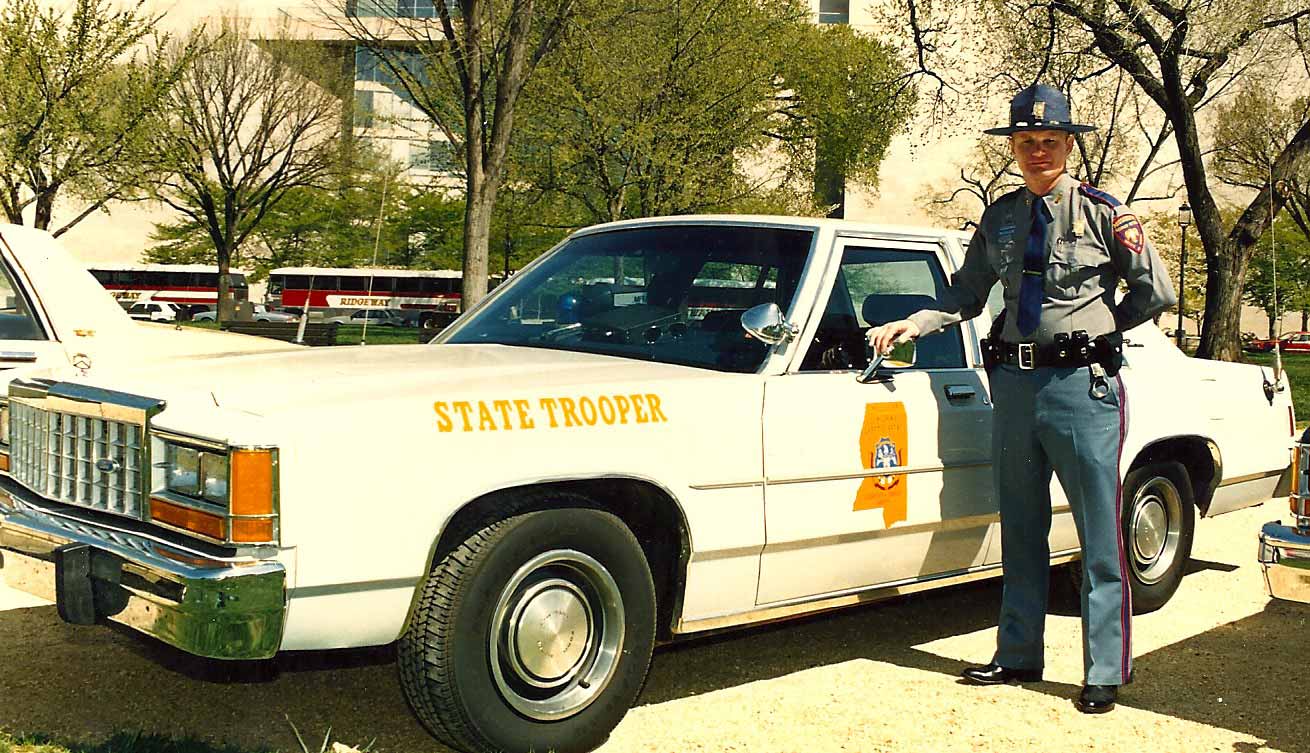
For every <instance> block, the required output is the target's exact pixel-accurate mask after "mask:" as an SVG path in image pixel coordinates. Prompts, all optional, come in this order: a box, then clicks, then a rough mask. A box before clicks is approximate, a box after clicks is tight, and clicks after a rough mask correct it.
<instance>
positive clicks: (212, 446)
mask: <svg viewBox="0 0 1310 753" xmlns="http://www.w3.org/2000/svg"><path fill="white" fill-rule="evenodd" d="M150 436H151V437H153V438H154V439H161V440H163V441H165V442H172V443H173V444H186V445H190V446H193V447H198V448H200V449H206V450H218V451H220V452H227V445H226V444H224V443H223V442H220V441H219V440H217V439H206V438H205V437H198V436H195V435H193V434H183V433H182V432H179V431H172V430H170V429H156V428H155V427H153V426H152V427H150Z"/></svg>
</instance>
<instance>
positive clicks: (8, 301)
mask: <svg viewBox="0 0 1310 753" xmlns="http://www.w3.org/2000/svg"><path fill="white" fill-rule="evenodd" d="M0 273H2V274H0V340H44V339H46V337H45V334H43V333H42V332H41V327H40V326H39V325H38V324H37V323H36V317H35V316H33V315H32V309H31V308H30V307H29V306H28V303H27V297H26V296H24V295H23V293H22V291H21V290H19V289H18V286H17V285H15V284H14V279H13V278H12V277H10V275H9V269H8V268H6V267H4V266H3V265H0Z"/></svg>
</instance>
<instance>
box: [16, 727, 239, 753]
mask: <svg viewBox="0 0 1310 753" xmlns="http://www.w3.org/2000/svg"><path fill="white" fill-rule="evenodd" d="M0 753H263V752H262V751H249V750H241V749H239V748H233V747H229V746H215V745H211V744H209V743H204V742H199V741H197V740H174V739H172V738H167V737H160V736H158V735H142V734H136V733H131V732H119V733H118V734H116V735H114V736H113V737H111V738H109V739H108V740H105V741H104V742H102V743H100V744H98V745H87V744H84V743H64V742H59V741H55V740H50V739H48V738H45V737H41V736H31V737H26V736H24V737H13V736H11V735H8V734H6V733H4V732H0Z"/></svg>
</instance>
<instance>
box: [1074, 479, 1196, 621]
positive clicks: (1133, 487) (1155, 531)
mask: <svg viewBox="0 0 1310 753" xmlns="http://www.w3.org/2000/svg"><path fill="white" fill-rule="evenodd" d="M1120 525H1121V526H1122V528H1123V537H1124V558H1125V559H1126V560H1127V564H1128V584H1129V587H1130V588H1131V590H1132V596H1133V614H1146V613H1147V612H1154V611H1155V610H1157V609H1159V608H1160V607H1163V606H1164V605H1165V604H1167V603H1169V600H1170V599H1171V598H1173V595H1174V592H1176V591H1177V590H1178V586H1179V585H1180V584H1181V583H1182V580H1183V571H1184V570H1185V569H1186V568H1187V560H1188V558H1189V557H1190V556H1191V554H1192V538H1193V534H1194V532H1195V529H1196V503H1195V502H1194V500H1193V496H1192V486H1191V484H1190V483H1188V478H1187V471H1186V469H1184V468H1183V466H1182V464H1180V463H1173V462H1168V463H1151V464H1149V465H1144V466H1142V467H1140V468H1134V469H1133V470H1131V471H1129V472H1128V475H1127V476H1125V477H1124V483H1123V510H1122V516H1121V519H1120ZM1161 532H1163V533H1161ZM1064 570H1065V572H1066V573H1067V576H1068V577H1067V578H1064V579H1059V580H1055V581H1054V583H1055V584H1056V587H1057V590H1056V591H1055V592H1054V596H1053V599H1056V600H1058V601H1057V602H1056V603H1058V604H1060V605H1067V606H1068V607H1069V608H1070V609H1071V610H1072V614H1078V613H1079V612H1080V611H1081V604H1080V601H1081V599H1080V593H1081V591H1082V587H1083V566H1082V562H1081V561H1077V562H1073V563H1071V564H1069V565H1066V566H1064ZM1061 580H1062V581H1064V582H1065V583H1067V586H1064V585H1060V582H1061ZM1066 588H1067V590H1065V589H1066Z"/></svg>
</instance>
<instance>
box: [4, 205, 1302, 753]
mask: <svg viewBox="0 0 1310 753" xmlns="http://www.w3.org/2000/svg"><path fill="white" fill-rule="evenodd" d="M965 239H966V238H965V236H963V235H962V234H960V233H956V232H954V231H937V230H932V229H927V228H912V227H894V226H882V225H872V224H864V223H855V222H846V221H840V220H829V219H811V218H788V217H675V218H661V219H646V220H637V221H628V222H621V223H613V224H608V225H602V226H598V227H592V228H586V229H584V230H580V231H578V232H576V233H574V234H573V235H571V236H570V237H569V238H568V239H566V240H565V241H564V242H563V243H561V244H560V245H558V246H556V247H555V249H554V250H552V251H551V252H549V253H548V254H546V255H543V256H542V257H541V258H539V259H538V260H536V261H534V262H533V263H532V264H531V265H529V266H528V267H526V268H525V269H524V270H522V271H521V272H520V273H518V274H516V275H514V276H513V277H511V278H510V280H509V281H508V282H507V283H506V284H504V285H502V286H500V287H499V288H497V289H496V290H495V291H494V292H492V293H491V294H490V295H489V296H487V297H486V298H484V299H483V300H482V301H480V302H479V304H478V305H477V306H475V307H474V308H473V309H472V310H471V311H469V312H467V313H465V314H464V315H463V316H461V317H460V318H459V319H458V320H457V321H456V322H455V323H454V324H452V325H451V326H450V327H448V328H447V329H446V330H444V331H443V332H442V333H441V334H440V335H438V337H437V338H436V340H435V341H434V344H431V345H388V346H383V347H377V348H368V349H360V348H319V349H302V350H296V351H294V352H287V353H278V352H273V353H259V354H247V355H234V356H228V357H219V358H209V359H206V360H204V361H203V362H196V361H186V360H177V361H175V362H173V363H167V364H162V365H151V366H150V367H148V368H141V369H138V370H136V371H135V372H129V371H115V372H110V373H104V374H91V375H88V376H70V377H65V378H63V379H58V380H54V379H52V380H44V381H39V380H26V381H23V382H18V383H14V384H13V385H11V386H10V388H9V392H8V395H7V396H5V397H3V398H0V411H8V412H9V415H8V421H7V422H3V423H0V425H7V426H9V427H10V428H9V433H8V436H5V437H0V439H3V440H4V442H5V444H3V445H0V454H3V456H4V459H5V460H6V461H7V462H8V465H5V464H4V463H0V468H8V471H0V577H3V578H4V580H5V582H6V583H8V584H9V585H11V586H13V587H16V588H19V589H21V590H24V591H28V592H30V593H35V594H37V595H40V596H44V597H46V598H50V599H54V600H55V601H56V603H57V605H58V613H59V615H60V616H61V617H62V618H63V619H64V620H66V621H68V622H71V623H74V624H80V625H95V624H97V623H102V622H104V621H116V622H119V623H121V624H124V625H127V626H129V627H131V628H134V629H136V630H139V631H142V632H144V633H146V634H148V635H152V636H155V637H157V638H158V639H159V640H161V641H164V642H166V643H169V644H171V645H173V646H176V647H178V648H179V649H181V650H183V651H186V652H190V653H192V654H196V655H201V656H208V657H214V658H218V659H231V660H241V659H262V658H269V657H272V656H274V655H275V654H276V653H277V652H279V651H291V650H319V649H333V648H348V647H364V646H381V645H386V644H391V643H393V642H396V643H397V648H396V656H397V661H398V663H399V665H400V672H399V676H400V685H401V687H402V689H403V691H404V693H405V695H406V697H407V698H408V700H409V702H410V706H411V708H412V709H413V710H414V712H415V713H416V714H417V715H418V716H419V717H420V718H421V719H422V721H423V722H424V725H425V726H426V728H427V729H428V730H430V731H432V732H433V734H434V735H436V736H437V737H438V738H440V740H441V741H442V742H443V743H445V744H446V745H448V746H450V747H453V748H455V749H457V750H462V751H476V752H477V753H490V752H491V751H503V752H504V753H526V752H527V751H530V750H535V751H546V750H554V751H556V753H580V752H581V751H587V750H590V749H592V748H594V747H596V746H597V745H599V744H601V743H602V742H603V741H604V740H605V739H606V737H607V736H608V735H609V733H610V730H612V729H613V728H614V726H615V725H616V724H618V722H619V720H620V719H622V717H623V715H624V714H625V713H626V711H627V709H628V708H629V706H630V705H631V704H632V703H633V701H634V700H635V699H636V698H637V695H638V693H639V692H640V690H641V687H642V684H643V682H644V680H645V677H646V674H647V670H648V668H649V664H650V659H651V652H652V650H653V647H654V645H655V643H656V641H657V640H661V641H663V640H675V639H677V638H679V637H683V636H694V635H697V634H704V633H706V632H707V631H716V630H721V629H724V628H729V627H734V626H741V625H748V624H756V623H762V622H769V621H775V620H780V619H783V618H787V617H795V616H799V615H803V614H813V613H816V612H820V611H823V610H827V609H832V608H836V607H840V606H849V605H856V604H862V603H868V602H872V601H876V600H879V599H885V598H893V597H903V596H905V595H906V594H909V593H913V592H916V591H920V590H924V589H930V588H938V587H943V586H948V585H951V584H955V583H962V582H965V581H970V580H974V579H979V578H988V577H997V576H999V575H1000V574H1001V560H1002V551H1001V542H1000V538H1001V537H1000V535H999V504H998V500H997V498H996V494H995V493H994V491H993V488H992V480H991V476H992V470H991V464H990V458H991V455H990V445H989V442H990V437H991V433H992V432H991V425H992V421H993V413H992V401H991V397H990V387H989V376H988V374H987V372H986V371H985V370H984V368H983V366H982V362H981V349H980V347H979V340H980V338H981V337H982V336H983V335H984V334H985V333H986V332H987V331H988V327H989V324H990V321H991V318H992V316H993V315H995V314H996V313H997V312H998V311H999V297H1000V296H999V291H998V293H997V294H996V295H995V296H994V299H995V300H993V301H991V302H989V306H988V309H987V310H986V311H984V312H983V313H982V314H981V315H980V316H979V317H978V319H977V320H974V321H970V322H965V323H964V324H962V325H961V326H959V327H952V328H950V329H948V330H945V331H943V332H940V333H937V334H934V335H931V336H928V337H922V338H919V339H918V340H917V341H916V342H915V343H914V344H913V346H909V345H907V346H905V347H904V351H903V352H902V353H900V354H898V355H896V360H895V361H894V362H892V361H885V362H884V361H882V359H881V358H880V359H878V361H876V362H870V361H869V357H868V353H867V352H866V340H865V332H866V330H867V328H868V327H870V326H874V325H877V324H882V323H885V322H888V321H892V320H895V319H900V318H903V317H904V316H905V315H906V314H908V313H910V312H912V311H915V310H917V309H918V308H921V307H923V306H924V305H925V304H931V302H932V301H933V300H934V298H933V297H934V295H935V294H936V293H937V291H940V290H942V288H943V287H944V286H945V285H946V284H947V281H948V280H949V278H950V275H951V274H952V273H954V272H955V271H957V270H958V269H959V265H960V263H961V259H962V257H963V254H964V245H963V244H964V241H965ZM607 277H608V278H609V279H610V280H611V281H612V280H621V281H622V283H621V284H615V283H613V282H609V283H604V282H600V280H602V279H603V278H607ZM374 313H381V312H378V311H376V310H375V311H372V312H370V314H374ZM370 319H371V317H370ZM1124 356H1125V359H1126V364H1125V365H1124V367H1123V369H1122V370H1121V371H1120V372H1119V375H1118V376H1119V378H1121V379H1122V383H1123V385H1124V391H1125V394H1126V395H1127V396H1128V401H1127V402H1130V403H1131V406H1132V420H1131V421H1125V422H1123V423H1121V424H1120V426H1121V434H1120V441H1121V447H1122V459H1123V460H1122V466H1121V471H1122V474H1123V476H1122V480H1123V506H1122V525H1123V534H1124V536H1123V539H1124V558H1125V569H1126V573H1125V577H1126V579H1127V580H1128V581H1129V586H1130V587H1131V593H1132V601H1133V605H1134V607H1135V608H1136V609H1137V610H1138V611H1149V610H1152V609H1157V608H1159V607H1160V606H1162V605H1163V604H1165V603H1166V602H1167V601H1168V600H1169V599H1170V597H1171V596H1172V595H1173V594H1174V592H1175V590H1176V589H1177V588H1178V587H1179V584H1180V583H1181V582H1182V580H1183V574H1184V572H1185V571H1186V566H1187V562H1188V557H1189V554H1190V551H1191V545H1192V539H1193V533H1194V531H1195V530H1196V523H1197V520H1198V518H1204V517H1211V516H1214V515H1218V514H1221V513H1224V512H1228V511H1231V510H1235V509H1239V508H1243V507H1246V506H1249V505H1253V504H1258V503H1259V502H1262V501H1264V500H1266V499H1268V498H1269V497H1270V496H1271V495H1273V494H1275V493H1276V492H1277V488H1278V486H1279V485H1280V483H1285V482H1286V480H1287V476H1288V473H1289V469H1288V446H1289V444H1290V442H1291V439H1292V437H1291V431H1292V426H1293V425H1294V423H1293V419H1294V415H1293V410H1292V404H1291V394H1290V390H1289V389H1288V388H1287V383H1286V381H1285V380H1284V379H1283V378H1279V377H1278V376H1276V375H1273V374H1272V373H1271V370H1270V369H1267V368H1262V367H1259V366H1254V365H1247V364H1237V363H1226V362H1213V361H1201V360H1194V359H1192V358H1189V357H1187V356H1186V355H1184V354H1183V353H1181V352H1179V351H1178V349H1177V348H1175V347H1174V346H1173V345H1172V343H1170V342H1169V341H1168V340H1167V339H1165V338H1164V337H1163V335H1161V333H1160V331H1159V330H1158V329H1156V328H1155V326H1154V325H1153V324H1151V323H1149V322H1148V323H1147V324H1144V325H1142V326H1140V327H1138V328H1136V329H1134V330H1132V331H1130V332H1128V333H1126V340H1125V347H1124ZM380 378H383V379H384V380H385V381H379V380H380ZM325 406H330V409H325ZM1121 418H1125V417H1124V416H1122V415H1121ZM379 426H383V427H385V433H386V437H387V441H385V442H355V443H343V437H359V436H373V435H376V434H377V433H378V427H379ZM47 427H48V428H47ZM64 427H85V428H79V429H78V431H87V432H89V433H92V434H94V435H95V436H103V437H115V438H116V439H115V440H114V442H115V443H114V444H113V445H112V448H113V452H112V453H111V452H106V451H105V450H104V449H102V448H103V447H105V446H106V445H105V444H98V445H93V443H91V442H87V443H82V442H77V441H67V442H66V441H65V440H66V439H67V438H68V437H69V436H70V432H71V431H72V430H71V429H67V428H64ZM1283 432H1288V433H1287V434H1284V433H1283ZM346 444H349V446H348V447H347V446H346ZM58 468H66V469H69V470H68V471H66V474H75V473H82V472H83V471H81V470H76V469H82V468H90V469H94V470H95V472H94V474H93V473H92V472H91V471H86V474H87V475H85V476H70V475H60V474H59V473H58V472H56V471H54V469H58ZM69 479H71V480H72V482H75V483H71V482H69V481H68V480H69ZM434 479H437V481H435V482H434ZM84 488H85V489H86V490H87V491H85V492H84V491H83V489H84ZM1051 504H1052V508H1053V509H1052V513H1053V514H1052V521H1051V527H1050V531H1049V545H1050V553H1051V563H1052V564H1053V565H1054V564H1064V563H1068V562H1071V561H1073V560H1075V559H1076V558H1077V556H1078V552H1079V546H1078V529H1077V526H1076V525H1075V521H1074V516H1073V514H1072V511H1071V510H1070V507H1069V503H1068V500H1067V498H1066V497H1065V495H1064V494H1063V492H1062V491H1061V489H1060V488H1059V487H1058V485H1057V486H1054V487H1053V489H1052V494H1051ZM35 629H40V626H38V627H37V628H35ZM13 639H14V640H16V641H23V640H36V636H33V637H31V638H30V639H28V638H26V637H25V636H21V635H15V636H13ZM66 671H68V672H78V671H79V669H78V668H77V667H69V668H67V669H66ZM87 682H89V683H91V684H92V686H94V685H95V684H97V683H101V682H104V683H111V682H112V678H96V677H92V678H90V679H89V680H87ZM342 692H343V693H346V692H349V689H343V690H342Z"/></svg>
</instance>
